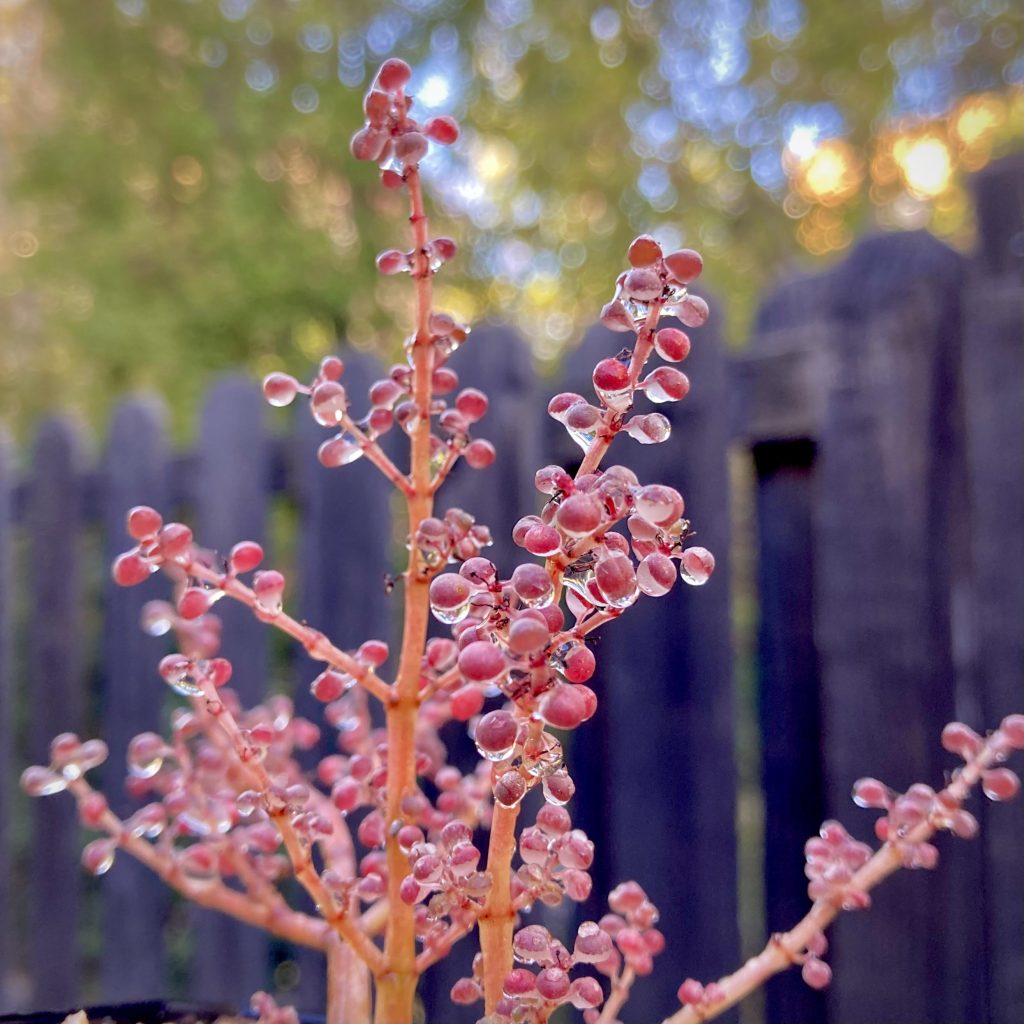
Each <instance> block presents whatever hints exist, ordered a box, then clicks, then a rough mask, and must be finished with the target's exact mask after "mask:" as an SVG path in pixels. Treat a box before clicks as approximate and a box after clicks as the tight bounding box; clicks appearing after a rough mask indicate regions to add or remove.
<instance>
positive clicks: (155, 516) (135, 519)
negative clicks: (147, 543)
mask: <svg viewBox="0 0 1024 1024" xmlns="http://www.w3.org/2000/svg"><path fill="white" fill-rule="evenodd" d="M163 525H164V521H163V518H162V517H161V515H160V513H159V512H157V510H156V509H155V508H150V507H149V506H148V505H136V506H135V508H133V509H130V510H129V511H128V535H129V536H130V537H132V538H133V539H134V540H146V539H148V538H149V537H152V536H154V535H155V534H156V533H157V532H158V531H159V530H160V527H161V526H163Z"/></svg>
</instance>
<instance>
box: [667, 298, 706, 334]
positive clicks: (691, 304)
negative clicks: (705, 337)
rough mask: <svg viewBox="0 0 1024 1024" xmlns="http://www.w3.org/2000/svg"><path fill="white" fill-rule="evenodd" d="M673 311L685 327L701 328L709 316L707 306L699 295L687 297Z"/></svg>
mask: <svg viewBox="0 0 1024 1024" xmlns="http://www.w3.org/2000/svg"><path fill="white" fill-rule="evenodd" d="M675 309H676V315H677V316H678V317H679V319H680V320H681V321H682V322H683V323H684V324H685V325H686V326H687V327H701V326H702V325H703V324H705V323H706V322H707V319H708V316H709V315H710V311H709V310H708V304H707V303H706V302H705V301H704V300H703V299H702V298H701V297H700V296H699V295H687V296H686V298H685V299H683V301H682V302H680V303H679V304H678V305H677V306H676V307H675Z"/></svg>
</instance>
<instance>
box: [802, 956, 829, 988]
mask: <svg viewBox="0 0 1024 1024" xmlns="http://www.w3.org/2000/svg"><path fill="white" fill-rule="evenodd" d="M800 977H802V978H803V979H804V981H805V982H806V983H807V984H808V985H810V987H811V988H816V989H823V988H828V983H829V982H830V981H831V980H832V968H831V967H829V965H828V964H827V963H825V961H824V960H819V959H818V957H816V956H812V957H810V958H809V959H808V960H806V961H805V962H804V965H803V967H802V968H801V970H800Z"/></svg>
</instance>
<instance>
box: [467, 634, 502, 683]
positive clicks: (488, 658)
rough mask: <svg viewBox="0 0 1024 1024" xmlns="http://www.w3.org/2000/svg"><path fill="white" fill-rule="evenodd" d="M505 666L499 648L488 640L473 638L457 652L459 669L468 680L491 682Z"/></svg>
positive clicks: (497, 677) (500, 674)
mask: <svg viewBox="0 0 1024 1024" xmlns="http://www.w3.org/2000/svg"><path fill="white" fill-rule="evenodd" d="M507 668H508V664H507V662H506V661H505V655H504V654H503V653H502V651H501V648H500V647H498V645H497V644H492V643H491V642H490V640H474V641H473V642H472V643H469V644H467V645H466V646H465V647H463V648H462V650H461V651H460V652H459V671H460V672H461V673H462V675H463V677H464V678H465V679H466V680H467V681H468V682H473V683H493V682H494V681H495V680H496V679H499V678H500V677H501V676H502V675H504V673H505V670H506V669H507Z"/></svg>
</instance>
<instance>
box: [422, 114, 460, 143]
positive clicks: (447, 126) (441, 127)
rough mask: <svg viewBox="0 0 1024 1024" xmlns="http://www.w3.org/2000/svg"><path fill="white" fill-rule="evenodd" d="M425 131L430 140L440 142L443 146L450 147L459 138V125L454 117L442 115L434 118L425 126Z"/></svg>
mask: <svg viewBox="0 0 1024 1024" xmlns="http://www.w3.org/2000/svg"><path fill="white" fill-rule="evenodd" d="M423 131H424V133H425V134H426V135H427V137H428V138H430V139H433V140H434V142H439V143H440V144H441V145H442V146H450V145H452V144H453V143H454V142H457V141H458V138H459V123H458V121H456V120H455V118H454V117H448V116H447V115H443V114H442V115H441V116H440V117H432V118H430V120H428V121H427V123H426V124H425V125H424V126H423Z"/></svg>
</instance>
